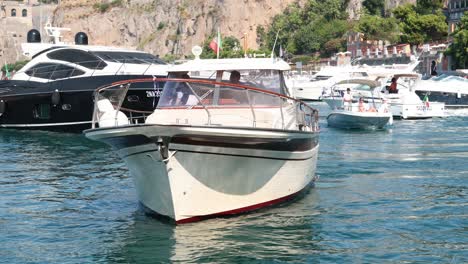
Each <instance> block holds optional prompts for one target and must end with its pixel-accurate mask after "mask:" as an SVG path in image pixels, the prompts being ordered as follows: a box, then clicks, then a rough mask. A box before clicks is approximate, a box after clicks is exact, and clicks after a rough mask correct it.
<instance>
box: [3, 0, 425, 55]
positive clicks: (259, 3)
mask: <svg viewBox="0 0 468 264" xmlns="http://www.w3.org/2000/svg"><path fill="white" fill-rule="evenodd" d="M306 1H308V0H61V2H60V5H59V6H58V7H57V9H56V10H55V11H54V14H53V16H52V18H53V20H52V22H53V25H54V26H59V27H68V28H71V31H70V32H69V33H67V34H68V35H67V34H65V35H64V39H65V41H69V42H71V41H73V36H74V34H75V33H77V32H79V31H84V32H86V33H87V34H88V36H89V40H90V44H93V45H109V46H121V47H132V48H137V49H140V50H144V51H148V52H150V53H153V54H158V55H160V56H164V55H165V54H169V53H170V54H177V55H187V54H190V50H191V48H192V47H193V46H194V45H201V44H202V43H203V42H204V41H205V40H206V39H207V37H208V36H209V35H214V34H215V33H216V31H217V29H218V28H219V29H220V31H221V34H222V35H223V36H233V37H236V38H237V39H241V38H242V37H243V36H244V35H245V36H246V37H247V43H248V47H249V48H253V49H255V48H257V47H258V45H257V27H258V26H263V27H264V28H268V26H269V25H270V22H271V18H272V17H273V16H275V15H277V14H280V13H281V12H283V10H284V9H285V8H286V7H287V6H288V5H289V4H291V3H293V2H298V3H299V4H300V5H303V4H304V3H305V2H306ZM362 2H363V0H349V4H348V9H347V10H348V14H349V17H350V19H357V18H358V17H359V14H360V11H361V8H362ZM406 2H412V3H415V2H416V0H386V2H385V3H386V8H387V9H388V10H390V9H392V8H394V7H395V6H397V5H399V4H402V3H406ZM36 28H37V27H36ZM2 35H3V34H2ZM15 41H16V42H22V41H19V40H15ZM23 41H24V40H23ZM12 43H13V42H12V41H8V40H6V39H2V40H1V41H0V50H3V51H2V54H4V56H3V59H5V58H6V61H8V62H13V61H14V60H13V58H17V57H18V56H19V54H20V51H19V49H18V48H19V45H16V46H15V45H13V44H12ZM13 46H14V47H16V49H13V48H11V47H13ZM7 55H8V56H7ZM10 58H11V60H10Z"/></svg>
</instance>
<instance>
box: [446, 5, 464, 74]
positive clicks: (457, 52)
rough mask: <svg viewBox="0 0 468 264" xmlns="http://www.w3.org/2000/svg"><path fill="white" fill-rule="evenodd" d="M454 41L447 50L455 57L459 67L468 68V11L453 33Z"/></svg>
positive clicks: (456, 64) (456, 65)
mask: <svg viewBox="0 0 468 264" xmlns="http://www.w3.org/2000/svg"><path fill="white" fill-rule="evenodd" d="M451 37H452V38H453V42H452V44H451V45H450V47H449V48H448V50H447V54H449V55H452V56H453V58H454V59H455V67H457V68H458V69H467V68H468V12H465V13H464V14H463V16H462V18H461V21H460V23H459V24H458V25H457V29H456V30H455V31H454V32H453V33H452V34H451Z"/></svg>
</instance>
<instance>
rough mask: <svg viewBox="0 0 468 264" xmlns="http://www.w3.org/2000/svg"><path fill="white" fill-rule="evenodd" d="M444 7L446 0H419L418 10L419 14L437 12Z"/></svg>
mask: <svg viewBox="0 0 468 264" xmlns="http://www.w3.org/2000/svg"><path fill="white" fill-rule="evenodd" d="M443 7H444V0H417V1H416V11H417V12H418V14H422V15H427V14H435V13H436V12H437V11H438V10H441V9H442V8H443Z"/></svg>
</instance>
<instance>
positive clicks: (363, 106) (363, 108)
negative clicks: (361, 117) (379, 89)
mask: <svg viewBox="0 0 468 264" xmlns="http://www.w3.org/2000/svg"><path fill="white" fill-rule="evenodd" d="M358 110H359V112H367V104H366V103H364V99H362V97H360V98H359V103H358Z"/></svg>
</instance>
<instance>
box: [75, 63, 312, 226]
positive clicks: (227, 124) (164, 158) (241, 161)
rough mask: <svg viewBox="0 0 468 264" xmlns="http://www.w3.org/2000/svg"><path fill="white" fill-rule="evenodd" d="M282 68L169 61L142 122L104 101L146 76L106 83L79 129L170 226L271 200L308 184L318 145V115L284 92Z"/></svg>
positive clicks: (291, 194)
mask: <svg viewBox="0 0 468 264" xmlns="http://www.w3.org/2000/svg"><path fill="white" fill-rule="evenodd" d="M286 70H289V65H288V64H287V63H286V62H284V61H282V60H278V59H253V58H242V59H219V60H200V59H195V60H193V61H189V62H186V63H184V64H181V65H174V66H173V67H171V69H169V78H168V79H162V80H160V81H164V82H165V86H164V91H163V94H162V96H161V98H160V100H159V103H158V106H157V108H156V109H155V110H154V111H153V112H152V113H151V114H150V115H149V116H148V117H147V118H146V120H145V123H144V124H143V123H140V122H139V123H135V122H133V120H132V119H131V118H130V117H129V116H128V115H125V114H124V113H123V112H121V106H120V102H121V100H110V98H112V97H114V96H117V97H119V96H120V97H124V96H125V92H126V89H127V88H128V87H129V86H130V85H134V84H138V83H143V82H152V81H153V80H152V79H147V80H133V81H132V80H130V81H128V82H119V83H115V84H111V85H109V86H107V87H104V88H101V89H99V90H97V91H96V94H95V102H96V105H95V114H94V128H93V129H89V130H86V131H85V132H84V133H85V134H86V136H87V137H88V138H90V139H93V140H97V141H102V142H105V143H107V144H109V145H111V146H113V147H114V149H115V150H116V151H117V152H118V153H119V155H120V156H121V157H122V158H123V159H124V160H125V162H126V164H127V166H128V167H129V169H130V174H131V175H132V177H133V179H134V182H135V186H136V191H137V194H138V198H139V200H140V202H141V203H142V204H143V205H144V207H145V208H146V209H148V210H150V211H151V212H153V213H156V214H158V215H162V216H166V217H169V218H170V219H173V220H174V221H175V223H177V224H180V223H187V222H192V221H197V220H202V219H205V218H208V217H215V216H221V215H232V214H237V213H242V212H246V211H252V210H255V209H258V208H262V207H266V206H270V205H273V204H277V203H279V202H283V201H285V200H288V199H290V198H292V197H294V196H296V195H297V194H299V193H301V192H302V191H304V190H306V189H307V187H308V186H310V185H311V184H312V183H313V182H314V181H315V169H316V162H317V155H318V148H319V134H318V133H319V128H318V112H317V110H315V109H313V108H311V107H310V106H308V105H307V104H305V103H303V102H301V101H299V100H296V99H293V98H291V97H289V96H288V95H287V88H286V87H285V85H284V79H283V72H284V71H286ZM239 73H240V81H239V82H237V81H235V80H230V77H232V76H239ZM231 75H232V76H231ZM233 82H235V83H233ZM126 111H129V109H126Z"/></svg>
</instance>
